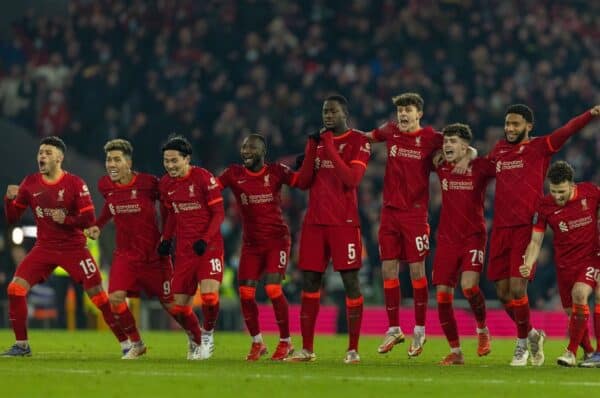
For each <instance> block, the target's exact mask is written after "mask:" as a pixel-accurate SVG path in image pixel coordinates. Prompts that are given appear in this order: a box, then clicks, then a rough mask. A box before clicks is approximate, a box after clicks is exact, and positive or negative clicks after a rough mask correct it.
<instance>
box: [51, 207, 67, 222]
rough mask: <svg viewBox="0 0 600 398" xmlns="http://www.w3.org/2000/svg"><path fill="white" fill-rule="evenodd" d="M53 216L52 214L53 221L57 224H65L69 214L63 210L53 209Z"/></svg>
mask: <svg viewBox="0 0 600 398" xmlns="http://www.w3.org/2000/svg"><path fill="white" fill-rule="evenodd" d="M51 214H52V221H54V222H55V223H57V224H64V223H65V218H67V213H65V211H64V210H63V209H52V210H51Z"/></svg>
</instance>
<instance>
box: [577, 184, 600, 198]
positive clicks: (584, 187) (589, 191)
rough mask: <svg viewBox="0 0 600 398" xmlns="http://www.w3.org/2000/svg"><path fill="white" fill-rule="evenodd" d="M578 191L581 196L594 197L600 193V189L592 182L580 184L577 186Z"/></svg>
mask: <svg viewBox="0 0 600 398" xmlns="http://www.w3.org/2000/svg"><path fill="white" fill-rule="evenodd" d="M575 186H576V187H577V190H578V191H579V192H581V195H593V196H597V195H598V192H600V187H598V185H596V184H594V183H592V182H580V183H577V184H575Z"/></svg>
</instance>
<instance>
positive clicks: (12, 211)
mask: <svg viewBox="0 0 600 398" xmlns="http://www.w3.org/2000/svg"><path fill="white" fill-rule="evenodd" d="M27 203H28V202H27V196H26V194H25V192H23V191H21V192H20V191H19V185H9V186H7V187H6V195H5V196H4V210H5V214H6V221H7V222H8V223H9V224H14V223H16V222H17V221H19V219H20V218H21V216H22V215H23V213H24V212H25V210H26V209H27Z"/></svg>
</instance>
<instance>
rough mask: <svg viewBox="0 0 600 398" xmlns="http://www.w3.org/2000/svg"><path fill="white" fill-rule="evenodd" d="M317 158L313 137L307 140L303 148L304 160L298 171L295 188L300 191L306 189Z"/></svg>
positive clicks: (315, 142) (311, 178)
mask: <svg viewBox="0 0 600 398" xmlns="http://www.w3.org/2000/svg"><path fill="white" fill-rule="evenodd" d="M316 157H317V141H316V139H315V138H313V136H311V138H309V140H308V142H307V143H306V147H305V148H304V160H303V161H302V166H300V169H299V170H298V179H297V182H296V187H297V188H300V189H308V188H309V187H310V186H311V184H312V181H313V178H314V176H315V159H316Z"/></svg>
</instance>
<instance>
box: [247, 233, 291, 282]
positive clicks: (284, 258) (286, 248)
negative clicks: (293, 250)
mask: <svg viewBox="0 0 600 398" xmlns="http://www.w3.org/2000/svg"><path fill="white" fill-rule="evenodd" d="M289 257H290V241H289V240H280V241H278V240H275V241H270V242H265V243H260V244H256V245H250V244H243V245H242V254H241V256H240V267H239V269H238V280H240V281H248V280H250V281H258V280H260V279H261V278H262V276H263V274H265V273H267V274H281V275H282V276H285V271H286V269H287V264H288V260H289Z"/></svg>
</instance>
